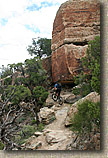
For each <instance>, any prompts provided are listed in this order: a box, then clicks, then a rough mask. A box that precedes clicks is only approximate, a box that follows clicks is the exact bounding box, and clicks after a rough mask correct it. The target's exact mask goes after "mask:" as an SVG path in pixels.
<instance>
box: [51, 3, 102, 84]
mask: <svg viewBox="0 0 108 158" xmlns="http://www.w3.org/2000/svg"><path fill="white" fill-rule="evenodd" d="M97 35H100V4H99V2H97V1H96V0H90V1H87V0H77V1H74V0H69V1H67V2H65V3H63V4H62V5H61V6H60V8H59V10H58V12H57V14H56V17H55V20H54V23H53V31H52V45H51V49H52V56H51V60H52V64H51V65H52V79H53V82H55V81H57V80H61V81H66V80H72V78H73V76H74V75H75V74H77V73H78V72H79V71H80V59H81V57H82V56H84V55H85V53H86V50H87V46H88V42H89V41H90V40H93V39H94V37H95V36H97Z"/></svg>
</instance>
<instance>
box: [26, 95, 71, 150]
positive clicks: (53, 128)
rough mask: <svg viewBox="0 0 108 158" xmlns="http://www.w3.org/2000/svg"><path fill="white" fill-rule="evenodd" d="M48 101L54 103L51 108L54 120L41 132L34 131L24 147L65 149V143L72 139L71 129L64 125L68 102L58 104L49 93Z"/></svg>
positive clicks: (68, 106)
mask: <svg viewBox="0 0 108 158" xmlns="http://www.w3.org/2000/svg"><path fill="white" fill-rule="evenodd" d="M66 96H68V95H66ZM48 102H52V103H53V104H54V106H52V107H51V109H53V110H54V112H55V120H54V121H53V122H52V123H50V124H48V125H46V126H45V128H44V130H43V132H36V133H35V135H34V136H32V137H30V138H29V139H28V141H27V142H26V143H25V144H24V148H25V147H26V149H32V150H33V149H38V150H65V149H66V146H67V144H69V142H70V140H72V136H73V135H72V131H71V130H69V128H66V127H65V119H66V117H67V113H68V110H69V108H70V104H67V103H63V105H59V104H58V103H57V102H53V101H52V99H51V95H49V98H48Z"/></svg>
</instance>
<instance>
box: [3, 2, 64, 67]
mask: <svg viewBox="0 0 108 158" xmlns="http://www.w3.org/2000/svg"><path fill="white" fill-rule="evenodd" d="M65 1H66V0H0V68H1V67H2V65H4V66H5V67H6V66H7V64H13V63H18V62H24V61H25V59H30V58H31V56H30V55H29V53H28V51H27V47H28V45H32V38H37V37H40V38H48V39H51V38H52V29H53V22H54V19H55V16H56V12H57V10H58V9H59V7H60V5H61V4H62V3H64V2H65Z"/></svg>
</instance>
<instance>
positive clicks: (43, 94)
mask: <svg viewBox="0 0 108 158" xmlns="http://www.w3.org/2000/svg"><path fill="white" fill-rule="evenodd" d="M48 94H49V93H48V92H47V91H46V90H45V89H44V88H43V87H42V86H37V87H36V88H34V90H33V97H34V98H35V99H36V101H37V104H39V105H43V104H44V102H45V101H46V99H47V97H48Z"/></svg>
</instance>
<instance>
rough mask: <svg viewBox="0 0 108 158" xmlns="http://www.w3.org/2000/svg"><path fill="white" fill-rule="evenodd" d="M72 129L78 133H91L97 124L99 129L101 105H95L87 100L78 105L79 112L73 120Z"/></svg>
mask: <svg viewBox="0 0 108 158" xmlns="http://www.w3.org/2000/svg"><path fill="white" fill-rule="evenodd" d="M71 123H72V125H71V129H72V130H73V131H77V132H78V133H80V134H81V133H83V132H84V131H87V132H90V131H91V130H92V128H93V125H94V124H95V125H96V126H97V127H98V128H99V126H100V103H99V102H98V103H94V102H91V101H88V100H86V101H85V102H83V103H81V104H78V112H77V113H76V114H75V115H74V118H72V119H71Z"/></svg>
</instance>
